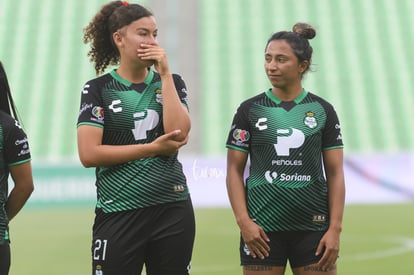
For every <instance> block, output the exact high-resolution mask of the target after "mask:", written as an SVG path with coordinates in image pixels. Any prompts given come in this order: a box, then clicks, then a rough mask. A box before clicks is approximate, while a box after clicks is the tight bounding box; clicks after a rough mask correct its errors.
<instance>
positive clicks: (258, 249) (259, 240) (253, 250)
mask: <svg viewBox="0 0 414 275" xmlns="http://www.w3.org/2000/svg"><path fill="white" fill-rule="evenodd" d="M240 230H241V235H242V238H243V241H244V243H245V244H246V245H247V248H248V249H249V252H250V255H251V256H252V257H253V258H256V257H258V258H260V259H264V258H265V257H268V256H269V251H270V246H269V244H268V243H269V241H270V240H269V237H268V236H267V235H266V233H265V231H264V230H263V228H261V227H260V226H259V225H257V224H256V223H255V222H254V221H252V220H250V219H249V221H246V222H244V223H243V224H242V225H240Z"/></svg>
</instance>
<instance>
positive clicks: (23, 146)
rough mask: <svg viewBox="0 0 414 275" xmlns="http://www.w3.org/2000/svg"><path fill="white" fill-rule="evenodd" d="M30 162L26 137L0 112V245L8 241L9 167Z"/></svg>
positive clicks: (14, 123)
mask: <svg viewBox="0 0 414 275" xmlns="http://www.w3.org/2000/svg"><path fill="white" fill-rule="evenodd" d="M30 160H31V156H30V149H29V143H28V141H27V136H26V134H25V133H24V131H23V129H22V128H21V127H20V125H19V123H18V122H17V121H16V120H15V119H14V118H12V117H11V116H9V115H8V114H6V113H4V112H2V111H0V245H1V244H3V242H4V241H5V240H7V239H8V231H7V230H8V224H9V219H8V217H7V214H6V208H5V206H6V202H7V198H8V195H9V190H8V189H9V188H8V178H9V173H10V172H9V167H10V166H13V165H19V164H22V163H25V162H28V161H30Z"/></svg>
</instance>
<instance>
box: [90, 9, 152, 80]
mask: <svg viewBox="0 0 414 275" xmlns="http://www.w3.org/2000/svg"><path fill="white" fill-rule="evenodd" d="M148 16H153V14H152V12H150V11H149V10H148V9H146V8H145V7H143V6H141V5H138V4H129V3H127V2H125V1H112V2H110V3H108V4H106V5H104V6H103V7H102V8H101V9H100V11H98V13H97V14H96V15H95V16H94V18H93V19H92V21H91V22H90V23H89V24H88V26H86V27H85V28H84V30H83V32H84V35H83V43H85V44H88V43H90V44H91V49H90V51H89V52H88V57H89V60H90V61H91V62H93V63H95V71H96V74H97V75H99V74H100V73H103V72H104V71H105V69H106V67H108V65H117V64H118V63H119V51H118V49H117V47H116V46H115V44H114V41H113V38H112V34H113V33H114V32H116V31H117V30H119V29H120V28H122V27H124V26H127V25H129V24H131V23H132V22H133V21H136V20H138V19H140V18H142V17H148Z"/></svg>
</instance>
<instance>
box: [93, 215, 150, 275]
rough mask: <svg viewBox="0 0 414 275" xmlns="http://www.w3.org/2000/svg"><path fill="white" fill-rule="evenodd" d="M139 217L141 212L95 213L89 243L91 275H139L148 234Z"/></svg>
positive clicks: (142, 216)
mask: <svg viewBox="0 0 414 275" xmlns="http://www.w3.org/2000/svg"><path fill="white" fill-rule="evenodd" d="M143 213H145V210H134V211H124V212H117V213H109V214H108V213H103V212H102V211H101V210H98V211H97V213H96V217H95V223H94V227H93V239H92V270H93V272H94V273H93V274H105V275H108V274H109V275H112V274H113V275H119V274H139V273H137V272H138V270H142V266H143V262H144V258H145V255H144V253H145V245H146V241H147V236H148V234H149V232H147V231H146V229H145V223H146V222H145V221H146V219H145V217H144V216H145V215H143ZM137 220H140V222H135V221H137ZM136 236H140V237H141V238H137V237H136ZM140 252H142V253H141V254H140Z"/></svg>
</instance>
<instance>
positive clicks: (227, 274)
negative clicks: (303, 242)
mask: <svg viewBox="0 0 414 275" xmlns="http://www.w3.org/2000/svg"><path fill="white" fill-rule="evenodd" d="M92 219H93V211H92V208H86V207H83V208H80V207H73V208H69V207H55V208H53V207H50V208H36V207H27V208H25V209H24V210H23V211H22V212H21V213H20V214H19V215H18V216H17V217H16V218H15V220H13V221H12V223H11V225H10V226H11V238H12V268H11V273H10V274H11V275H58V274H59V275H88V274H90V273H91V272H90V259H89V258H90V257H89V254H90V252H89V250H90V235H91V225H92ZM196 221H197V236H196V242H195V247H194V254H193V261H192V272H191V274H195V275H236V274H241V268H240V267H239V259H238V252H237V247H238V229H237V227H236V225H235V223H234V219H233V215H232V212H231V210H230V209H227V208H208V209H204V208H197V209H196ZM341 244H342V246H341V253H340V254H341V257H340V260H339V262H338V268H339V274H346V275H348V274H351V275H370V274H372V275H379V274H384V275H385V274H386V275H400V274H401V275H411V274H414V203H411V204H389V205H349V206H347V207H346V212H345V219H344V228H343V234H342V243H341ZM286 274H291V273H290V271H288V272H287V273H286Z"/></svg>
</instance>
